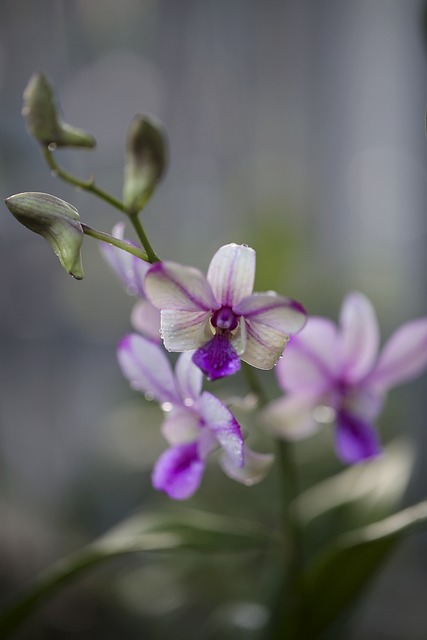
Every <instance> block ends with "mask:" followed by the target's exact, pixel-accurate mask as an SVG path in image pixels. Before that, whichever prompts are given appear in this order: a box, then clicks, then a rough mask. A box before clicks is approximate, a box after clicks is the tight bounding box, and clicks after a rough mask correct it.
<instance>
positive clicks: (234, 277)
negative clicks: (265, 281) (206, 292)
mask: <svg viewBox="0 0 427 640" xmlns="http://www.w3.org/2000/svg"><path fill="white" fill-rule="evenodd" d="M255 259H256V257H255V251H254V250H253V249H251V248H250V247H247V246H246V245H239V244H234V243H231V244H226V245H225V246H223V247H221V248H220V249H218V251H217V252H216V253H215V255H214V256H213V258H212V260H211V263H210V265H209V269H208V275H207V279H208V281H209V283H210V285H211V287H212V291H213V292H214V295H215V298H216V299H217V301H218V302H220V303H221V305H222V306H226V307H232V306H233V305H235V304H237V303H238V302H239V300H241V299H242V298H244V297H245V296H248V295H250V294H251V293H252V290H253V287H254V280H255Z"/></svg>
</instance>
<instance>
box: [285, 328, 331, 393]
mask: <svg viewBox="0 0 427 640" xmlns="http://www.w3.org/2000/svg"><path fill="white" fill-rule="evenodd" d="M339 346H340V345H339V335H338V332H337V327H336V325H335V324H334V323H333V322H331V321H330V320H327V319H326V318H319V317H310V318H309V319H308V322H307V324H306V326H305V327H304V329H303V330H302V331H301V333H300V334H299V335H297V336H292V337H291V339H290V341H289V344H288V345H287V347H286V349H285V352H284V354H283V358H282V359H281V360H279V362H278V363H277V367H276V375H277V380H278V382H279V385H280V387H281V388H282V389H283V391H290V392H292V393H298V394H307V393H312V394H318V395H320V394H322V393H324V392H325V391H327V390H328V389H330V388H332V387H334V386H335V380H336V379H337V377H338V375H339V373H340V369H341V359H340V351H339Z"/></svg>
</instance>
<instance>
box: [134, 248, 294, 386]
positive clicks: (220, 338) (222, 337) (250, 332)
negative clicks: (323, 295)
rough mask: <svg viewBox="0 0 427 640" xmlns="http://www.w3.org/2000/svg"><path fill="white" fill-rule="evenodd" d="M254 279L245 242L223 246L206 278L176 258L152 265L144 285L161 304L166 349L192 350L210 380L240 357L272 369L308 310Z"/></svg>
mask: <svg viewBox="0 0 427 640" xmlns="http://www.w3.org/2000/svg"><path fill="white" fill-rule="evenodd" d="M254 279H255V251H254V250H253V249H251V248H250V247H248V246H246V245H237V244H227V245H225V246H223V247H221V248H220V249H219V250H218V251H217V252H216V254H215V255H214V256H213V258H212V260H211V263H210V265H209V269H208V273H207V277H205V276H204V275H203V274H202V272H201V271H199V270H198V269H194V268H193V267H186V266H183V265H180V264H177V263H175V262H158V263H156V264H154V265H153V266H152V267H151V268H150V269H149V271H148V273H147V275H146V278H145V284H144V288H145V292H146V295H147V297H148V298H149V300H151V302H152V303H153V304H154V305H155V306H156V307H158V308H159V309H161V334H162V338H163V342H164V345H165V347H166V349H168V351H191V350H195V349H196V351H195V353H194V355H193V362H195V364H196V365H197V366H198V367H200V369H201V370H202V371H203V373H205V374H206V375H207V377H208V378H209V379H210V380H215V379H216V378H221V377H223V376H228V375H231V374H233V373H235V372H236V371H238V370H239V369H240V360H244V361H245V362H247V363H249V364H250V365H252V366H254V367H257V368H258V369H271V368H272V367H273V366H274V365H275V363H276V362H277V360H278V359H279V357H280V355H281V353H282V352H283V349H284V347H285V345H286V343H287V341H288V339H289V334H291V333H296V332H297V331H300V330H301V329H302V327H303V326H304V323H305V321H306V314H305V311H304V309H303V307H302V306H301V305H300V304H299V303H298V302H295V301H293V300H290V299H289V298H284V297H282V296H279V295H277V294H276V293H274V292H272V291H268V292H266V293H252V290H253V285H254Z"/></svg>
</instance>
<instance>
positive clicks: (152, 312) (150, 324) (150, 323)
mask: <svg viewBox="0 0 427 640" xmlns="http://www.w3.org/2000/svg"><path fill="white" fill-rule="evenodd" d="M130 321H131V324H132V326H133V328H134V329H135V330H136V331H139V332H140V333H142V335H144V336H146V337H147V338H150V339H151V340H155V341H156V342H160V311H159V310H158V309H156V307H155V306H154V305H152V304H151V302H149V301H148V300H139V301H138V302H137V303H136V304H135V305H134V307H133V309H132V313H131V316H130Z"/></svg>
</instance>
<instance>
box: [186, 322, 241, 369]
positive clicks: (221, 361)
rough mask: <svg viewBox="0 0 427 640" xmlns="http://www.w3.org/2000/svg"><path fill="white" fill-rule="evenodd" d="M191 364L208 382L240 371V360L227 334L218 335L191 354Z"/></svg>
mask: <svg viewBox="0 0 427 640" xmlns="http://www.w3.org/2000/svg"><path fill="white" fill-rule="evenodd" d="M193 362H194V364H196V365H197V366H198V367H199V368H200V369H201V370H202V371H203V373H204V374H205V375H206V377H207V378H208V380H217V379H218V378H224V377H225V376H231V375H233V373H236V372H237V371H239V369H240V358H239V356H238V355H237V353H236V352H235V350H234V348H233V346H232V345H231V343H230V339H229V336H228V334H226V333H218V334H216V335H214V337H213V338H212V339H211V340H209V342H206V343H205V344H204V345H203V346H202V347H200V349H197V351H196V352H195V353H194V354H193Z"/></svg>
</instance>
